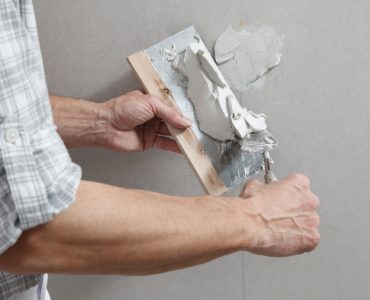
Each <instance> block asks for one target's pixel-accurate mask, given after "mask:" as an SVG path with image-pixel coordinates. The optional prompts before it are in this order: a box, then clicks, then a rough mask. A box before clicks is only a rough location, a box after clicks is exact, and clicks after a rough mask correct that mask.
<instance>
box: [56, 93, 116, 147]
mask: <svg viewBox="0 0 370 300" xmlns="http://www.w3.org/2000/svg"><path fill="white" fill-rule="evenodd" d="M50 102H51V106H52V110H53V118H54V122H55V124H56V126H57V129H58V133H59V135H60V136H61V138H62V139H63V141H64V143H65V144H66V146H67V147H85V146H100V144H101V142H102V141H103V140H104V139H106V138H107V136H108V135H109V132H110V131H111V123H110V122H109V121H108V110H107V109H106V107H105V104H102V103H95V102H92V101H86V100H82V99H74V98H68V97H60V96H54V95H50Z"/></svg>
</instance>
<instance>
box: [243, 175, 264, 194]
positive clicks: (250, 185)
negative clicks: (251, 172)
mask: <svg viewBox="0 0 370 300" xmlns="http://www.w3.org/2000/svg"><path fill="white" fill-rule="evenodd" d="M262 185H263V183H262V182H260V181H258V180H255V179H253V180H251V181H249V182H247V183H246V184H245V185H244V187H243V189H242V191H241V193H240V197H242V198H247V197H249V196H250V195H251V194H252V193H253V192H254V191H256V190H258V189H259V188H260V187H261V186H262Z"/></svg>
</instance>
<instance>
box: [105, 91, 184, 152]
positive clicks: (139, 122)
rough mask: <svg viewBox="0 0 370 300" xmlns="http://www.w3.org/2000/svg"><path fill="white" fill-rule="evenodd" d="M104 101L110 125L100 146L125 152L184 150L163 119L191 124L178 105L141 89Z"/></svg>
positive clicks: (178, 124)
mask: <svg viewBox="0 0 370 300" xmlns="http://www.w3.org/2000/svg"><path fill="white" fill-rule="evenodd" d="M103 105H104V106H105V107H106V110H105V112H106V117H105V118H106V119H107V120H108V124H109V125H108V126H107V127H108V128H107V127H106V128H105V134H104V135H103V138H102V139H101V141H100V146H102V147H105V148H110V149H112V150H116V151H124V152H129V151H144V150H146V149H148V148H158V149H162V150H166V151H172V152H177V153H181V151H180V149H179V147H178V145H177V144H176V142H175V141H174V140H173V138H172V137H171V134H170V132H169V130H168V128H167V126H166V124H165V123H164V122H166V123H168V124H169V125H171V126H173V127H176V128H179V129H183V128H187V127H189V126H191V121H190V120H189V119H187V118H186V117H184V116H183V115H182V114H181V112H180V111H179V110H178V109H177V108H176V106H174V105H167V104H165V103H163V102H162V101H161V100H159V99H158V98H156V97H154V96H152V95H147V94H143V93H142V92H140V91H133V92H130V93H128V94H126V95H123V96H120V97H118V98H114V99H112V100H110V101H108V102H105V103H104V104H103ZM104 127H105V126H104Z"/></svg>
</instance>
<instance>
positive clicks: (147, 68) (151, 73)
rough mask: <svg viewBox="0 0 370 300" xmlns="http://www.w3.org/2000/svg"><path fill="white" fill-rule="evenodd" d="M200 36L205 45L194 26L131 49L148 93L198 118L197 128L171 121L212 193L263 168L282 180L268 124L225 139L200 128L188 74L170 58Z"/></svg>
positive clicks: (134, 65)
mask: <svg viewBox="0 0 370 300" xmlns="http://www.w3.org/2000/svg"><path fill="white" fill-rule="evenodd" d="M194 42H197V43H201V44H202V45H204V43H203V41H202V40H201V38H200V36H199V34H198V33H197V31H196V30H195V28H194V27H193V26H190V27H188V28H186V29H185V30H183V31H181V32H178V33H177V34H175V35H173V36H171V37H168V38H166V39H165V40H163V41H161V42H159V43H157V44H155V45H153V46H151V47H149V48H147V49H146V50H141V51H139V52H137V53H135V54H132V55H130V56H129V57H128V62H129V64H130V66H131V67H132V69H133V70H134V72H135V73H136V75H137V77H138V78H139V80H140V81H141V84H142V85H143V87H144V89H145V90H146V92H147V93H150V94H152V95H154V96H156V97H157V98H159V99H160V100H161V101H163V102H165V103H166V104H168V105H176V106H177V107H178V108H179V109H180V110H181V112H182V113H183V114H184V115H185V116H186V117H188V118H189V119H191V120H192V121H193V124H192V126H191V128H188V129H185V130H179V129H176V128H173V127H171V126H169V125H168V124H167V126H168V128H169V131H170V132H171V134H172V136H173V137H174V139H175V140H176V142H177V144H178V145H179V147H180V149H181V151H182V152H183V154H184V155H185V157H186V159H187V160H188V162H189V164H190V166H191V167H192V169H193V171H194V173H195V174H196V175H197V177H198V179H199V181H200V183H201V185H202V187H203V188H204V190H205V192H206V193H207V194H210V195H216V196H218V195H222V194H223V193H225V192H226V191H227V190H229V189H232V188H234V187H236V186H239V185H240V184H242V183H244V182H246V181H248V180H250V179H251V178H252V177H253V176H255V175H257V174H258V173H260V172H261V171H263V170H264V173H265V181H266V183H269V182H271V181H274V180H276V177H275V175H274V174H273V173H272V171H271V167H270V165H271V163H272V160H271V157H270V155H269V151H271V150H272V149H273V148H275V147H276V146H277V142H276V140H275V139H274V137H273V136H272V135H271V134H270V133H269V132H268V131H267V130H264V131H261V132H256V133H252V134H250V135H249V136H248V137H246V138H244V139H236V140H234V141H227V142H220V141H218V140H215V139H213V138H212V137H210V136H208V135H207V134H205V133H204V132H202V131H201V130H200V129H199V125H198V122H197V118H196V112H195V110H194V106H193V104H192V102H191V100H190V99H189V98H188V96H187V87H186V86H187V79H186V78H185V77H184V76H183V75H182V74H181V72H178V70H176V69H175V68H174V67H173V64H172V61H173V59H169V56H171V55H172V54H180V55H181V53H183V52H184V51H185V50H186V48H187V46H188V45H189V44H191V43H194ZM204 48H205V49H206V47H204Z"/></svg>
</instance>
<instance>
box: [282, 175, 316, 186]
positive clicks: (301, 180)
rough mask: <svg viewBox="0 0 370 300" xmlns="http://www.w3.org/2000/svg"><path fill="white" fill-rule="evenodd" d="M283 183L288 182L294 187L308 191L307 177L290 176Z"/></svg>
mask: <svg viewBox="0 0 370 300" xmlns="http://www.w3.org/2000/svg"><path fill="white" fill-rule="evenodd" d="M283 180H284V181H288V182H290V183H291V184H293V185H294V186H296V187H300V188H304V189H310V186H311V183H310V180H309V179H308V177H307V176H305V175H303V174H292V175H289V176H288V177H286V178H284V179H283Z"/></svg>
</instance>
